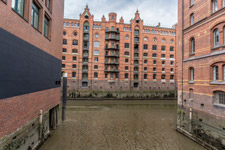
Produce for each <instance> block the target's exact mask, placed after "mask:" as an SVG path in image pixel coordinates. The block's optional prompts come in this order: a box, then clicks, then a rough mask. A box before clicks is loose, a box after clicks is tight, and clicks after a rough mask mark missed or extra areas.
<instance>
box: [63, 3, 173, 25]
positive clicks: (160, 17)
mask: <svg viewBox="0 0 225 150" xmlns="http://www.w3.org/2000/svg"><path fill="white" fill-rule="evenodd" d="M86 4H88V6H89V8H90V12H91V13H92V14H93V15H94V19H95V20H96V21H100V20H101V17H102V16H103V15H105V17H106V18H108V13H110V12H116V13H117V16H118V20H119V18H120V17H121V16H123V18H124V20H125V23H129V22H130V19H131V18H134V14H135V12H136V10H137V9H138V10H139V12H140V16H141V18H142V19H143V20H144V24H145V25H157V24H158V22H161V24H162V25H163V26H172V25H174V24H175V23H176V22H177V0H65V12H64V14H65V15H64V16H65V17H66V18H76V19H79V15H80V13H82V12H83V11H84V8H85V6H86Z"/></svg>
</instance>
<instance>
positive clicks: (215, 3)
mask: <svg viewBox="0 0 225 150" xmlns="http://www.w3.org/2000/svg"><path fill="white" fill-rule="evenodd" d="M217 10H218V2H217V0H212V12H213V13H214V12H216V11H217Z"/></svg>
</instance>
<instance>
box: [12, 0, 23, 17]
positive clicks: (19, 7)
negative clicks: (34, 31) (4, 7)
mask: <svg viewBox="0 0 225 150" xmlns="http://www.w3.org/2000/svg"><path fill="white" fill-rule="evenodd" d="M24 6H25V0H12V8H13V10H15V11H16V12H17V13H18V14H19V15H20V16H22V17H24Z"/></svg>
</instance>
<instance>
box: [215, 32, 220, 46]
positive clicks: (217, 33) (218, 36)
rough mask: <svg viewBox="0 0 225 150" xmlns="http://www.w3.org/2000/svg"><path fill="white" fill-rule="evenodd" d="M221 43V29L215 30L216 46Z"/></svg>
mask: <svg viewBox="0 0 225 150" xmlns="http://www.w3.org/2000/svg"><path fill="white" fill-rule="evenodd" d="M219 45H220V32H219V29H215V30H214V46H219Z"/></svg>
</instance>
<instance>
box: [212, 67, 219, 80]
mask: <svg viewBox="0 0 225 150" xmlns="http://www.w3.org/2000/svg"><path fill="white" fill-rule="evenodd" d="M213 80H214V81H217V80H219V67H218V66H213Z"/></svg>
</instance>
